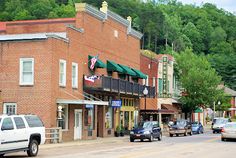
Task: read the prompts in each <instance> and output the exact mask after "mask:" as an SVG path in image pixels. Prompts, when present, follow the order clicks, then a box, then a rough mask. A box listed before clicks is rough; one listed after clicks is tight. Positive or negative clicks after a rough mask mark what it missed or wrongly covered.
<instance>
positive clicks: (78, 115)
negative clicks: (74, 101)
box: [74, 109, 82, 140]
mask: <svg viewBox="0 0 236 158" xmlns="http://www.w3.org/2000/svg"><path fill="white" fill-rule="evenodd" d="M81 138H82V110H81V109H76V110H75V126H74V140H76V139H81Z"/></svg>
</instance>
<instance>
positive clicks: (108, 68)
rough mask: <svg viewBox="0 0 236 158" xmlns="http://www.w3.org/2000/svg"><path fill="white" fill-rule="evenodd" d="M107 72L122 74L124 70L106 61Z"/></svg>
mask: <svg viewBox="0 0 236 158" xmlns="http://www.w3.org/2000/svg"><path fill="white" fill-rule="evenodd" d="M107 70H108V71H115V72H120V73H124V70H123V69H122V68H121V67H120V66H119V65H118V64H116V63H115V62H113V61H110V60H107Z"/></svg>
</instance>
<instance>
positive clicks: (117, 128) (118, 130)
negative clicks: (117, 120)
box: [115, 125, 120, 137]
mask: <svg viewBox="0 0 236 158" xmlns="http://www.w3.org/2000/svg"><path fill="white" fill-rule="evenodd" d="M115 136H116V137H119V136H120V126H119V125H118V126H116V131H115Z"/></svg>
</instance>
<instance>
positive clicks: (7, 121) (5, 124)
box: [2, 117, 14, 130]
mask: <svg viewBox="0 0 236 158" xmlns="http://www.w3.org/2000/svg"><path fill="white" fill-rule="evenodd" d="M2 129H9V130H12V129H14V126H13V122H12V120H11V118H10V117H9V118H5V119H4V120H3V122H2Z"/></svg>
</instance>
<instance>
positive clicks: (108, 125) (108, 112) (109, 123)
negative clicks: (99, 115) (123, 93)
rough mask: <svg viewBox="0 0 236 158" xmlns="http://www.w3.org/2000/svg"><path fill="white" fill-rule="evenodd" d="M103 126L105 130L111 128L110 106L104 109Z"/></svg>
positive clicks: (111, 111) (111, 110)
mask: <svg viewBox="0 0 236 158" xmlns="http://www.w3.org/2000/svg"><path fill="white" fill-rule="evenodd" d="M105 110H106V116H105V126H106V128H107V129H109V128H112V127H113V123H112V122H113V109H112V107H111V106H107V107H106V109H105Z"/></svg>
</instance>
